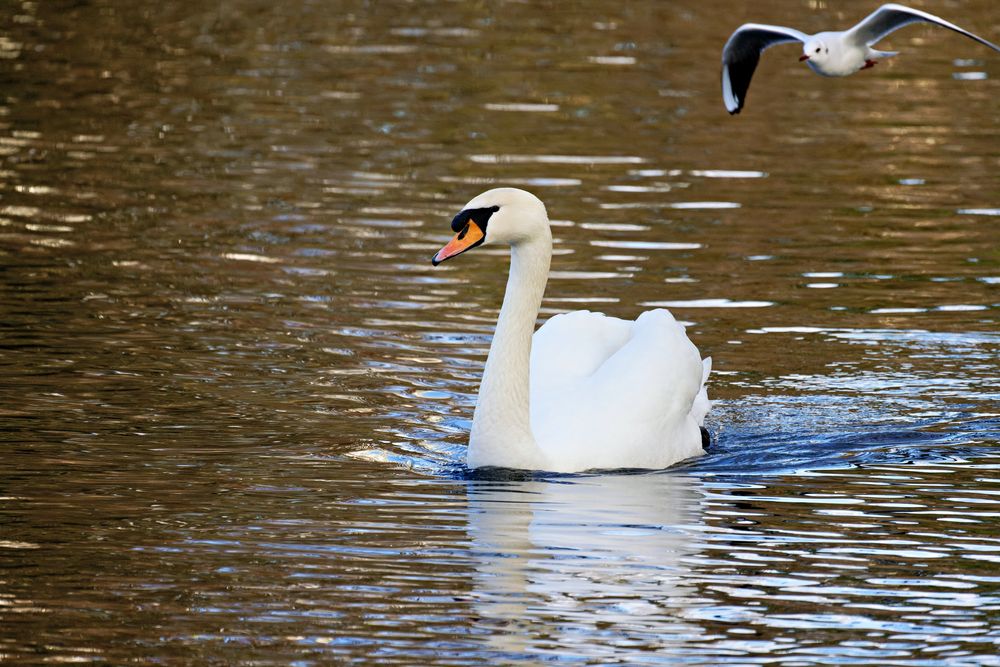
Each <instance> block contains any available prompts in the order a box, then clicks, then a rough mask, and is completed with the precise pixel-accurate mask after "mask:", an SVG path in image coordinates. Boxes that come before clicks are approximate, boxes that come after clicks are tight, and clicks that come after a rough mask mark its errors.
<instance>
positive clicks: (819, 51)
mask: <svg viewBox="0 0 1000 667" xmlns="http://www.w3.org/2000/svg"><path fill="white" fill-rule="evenodd" d="M829 55H830V47H829V46H827V45H826V43H824V42H823V40H822V39H817V38H815V37H814V38H812V39H810V40H809V41H807V42H806V43H805V44H804V45H803V46H802V55H801V56H799V61H800V62H802V61H806V60H808V61H809V64H810V65H821V64H822V63H823V62H824V61H825V60H826V59H827V57H828V56H829Z"/></svg>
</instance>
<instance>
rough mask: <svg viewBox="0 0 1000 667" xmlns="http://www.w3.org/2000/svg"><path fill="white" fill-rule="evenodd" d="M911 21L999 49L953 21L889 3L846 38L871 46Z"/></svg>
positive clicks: (851, 31) (858, 25) (852, 29)
mask: <svg viewBox="0 0 1000 667" xmlns="http://www.w3.org/2000/svg"><path fill="white" fill-rule="evenodd" d="M911 23H933V24H934V25H939V26H941V27H942V28H948V30H954V31H955V32H957V33H958V34H960V35H965V36H966V37H968V38H970V39H974V40H976V41H977V42H979V43H980V44H983V45H984V46H988V47H990V48H991V49H993V50H994V51H1000V46H997V45H996V44H994V43H993V42H988V41H986V40H985V39H983V38H982V37H979V36H978V35H973V34H972V33H971V32H969V31H968V30H963V29H962V28H959V27H958V26H957V25H955V24H954V23H949V22H948V21H945V20H944V19H943V18H940V17H938V16H934V15H933V14H928V13H927V12H922V11H920V10H919V9H910V8H909V7H904V6H903V5H896V4H889V5H882V6H881V7H879V8H878V9H876V10H875V11H874V12H872V13H871V14H869V15H868V16H867V17H865V20H864V21H862V22H861V23H859V24H857V25H856V26H854V27H853V28H851V29H850V30H848V31H847V38H848V39H851V40H853V41H854V42H855V43H856V44H858V45H862V44H863V45H865V46H871V45H872V44H874V43H875V42H877V41H879V40H880V39H882V38H883V37H885V36H886V35H888V34H889V33H890V32H893V31H895V30H899V29H900V28H902V27H903V26H904V25H910V24H911Z"/></svg>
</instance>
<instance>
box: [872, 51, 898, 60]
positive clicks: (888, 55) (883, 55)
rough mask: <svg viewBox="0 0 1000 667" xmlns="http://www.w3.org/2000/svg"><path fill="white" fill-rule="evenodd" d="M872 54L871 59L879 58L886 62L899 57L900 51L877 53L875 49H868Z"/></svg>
mask: <svg viewBox="0 0 1000 667" xmlns="http://www.w3.org/2000/svg"><path fill="white" fill-rule="evenodd" d="M868 50H869V51H870V52H871V55H870V56H869V57H870V58H873V59H874V58H877V59H879V60H885V59H886V58H892V57H893V56H898V55H899V51H876V50H875V49H868Z"/></svg>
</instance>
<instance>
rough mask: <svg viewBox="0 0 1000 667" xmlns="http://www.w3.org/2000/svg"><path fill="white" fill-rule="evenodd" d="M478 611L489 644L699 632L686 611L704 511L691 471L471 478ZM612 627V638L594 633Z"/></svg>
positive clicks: (515, 648) (522, 648) (501, 647)
mask: <svg viewBox="0 0 1000 667" xmlns="http://www.w3.org/2000/svg"><path fill="white" fill-rule="evenodd" d="M468 496H469V504H468V507H469V510H468V511H469V534H470V539H471V542H472V549H471V557H472V558H473V559H474V560H475V561H476V570H475V574H474V588H475V591H474V598H475V606H476V608H477V612H478V615H479V616H480V617H481V618H482V619H483V622H484V623H488V624H489V625H491V626H494V627H495V631H493V632H492V633H491V635H490V643H491V646H492V648H493V649H495V650H498V651H502V652H505V653H522V652H535V651H538V650H546V648H550V649H554V648H559V647H562V648H565V647H568V646H575V647H576V648H577V649H578V650H583V651H585V652H586V653H588V654H591V653H595V652H596V653H598V654H599V653H600V652H601V651H602V650H604V649H606V650H613V647H612V643H617V642H634V641H637V640H638V641H642V642H643V643H647V642H649V641H650V640H653V639H654V638H655V642H656V644H659V645H662V643H663V642H665V641H669V638H668V637H666V636H664V634H665V633H666V634H669V635H672V636H675V637H676V636H678V635H682V634H691V633H696V634H697V633H699V632H700V631H699V630H698V628H697V627H695V626H693V625H689V624H688V623H686V622H684V621H683V619H682V614H683V609H684V608H685V607H686V606H687V605H688V602H687V601H688V600H690V599H691V598H692V597H693V594H694V589H693V588H692V587H690V586H688V585H685V581H686V580H687V579H688V578H689V577H688V566H687V565H686V564H685V562H684V561H685V559H686V558H687V557H689V556H692V555H694V550H695V548H696V546H695V545H696V541H695V540H693V539H692V535H691V533H692V531H691V530H689V529H686V528H685V526H686V525H687V526H690V525H691V524H693V523H696V522H698V521H700V503H699V499H698V496H697V494H696V491H695V480H694V479H692V478H690V477H685V476H682V475H677V474H634V475H602V476H593V477H589V476H583V477H563V478H549V479H539V480H532V481H522V482H484V481H476V482H471V483H470V485H469V487H468ZM605 633H611V634H610V635H609V637H608V641H607V642H605V641H603V640H601V641H595V638H599V637H602V636H603V635H604V634H605Z"/></svg>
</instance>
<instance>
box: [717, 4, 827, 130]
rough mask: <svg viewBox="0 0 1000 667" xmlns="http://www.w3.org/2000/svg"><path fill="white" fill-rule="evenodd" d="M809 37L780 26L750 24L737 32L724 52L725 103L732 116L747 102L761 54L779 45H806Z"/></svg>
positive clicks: (728, 42)
mask: <svg viewBox="0 0 1000 667" xmlns="http://www.w3.org/2000/svg"><path fill="white" fill-rule="evenodd" d="M808 39H809V35H807V34H805V33H804V32H799V31H798V30H794V29H793V28H785V27H784V26H780V25H761V24H759V23H746V24H744V25H741V26H740V27H739V28H737V29H736V32H734V33H733V34H732V35H730V37H729V41H727V42H726V45H725V46H724V47H723V48H722V101H723V102H725V103H726V110H727V111H728V112H729V113H731V114H736V113H739V112H740V109H742V108H743V104H744V103H745V102H746V95H747V90H748V89H749V88H750V79H752V78H753V72H754V70H755V69H757V62H758V61H760V54H761V53H763V52H764V50H765V49H768V48H770V47H772V46H774V45H775V44H784V43H785V42H805V41H806V40H808Z"/></svg>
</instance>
